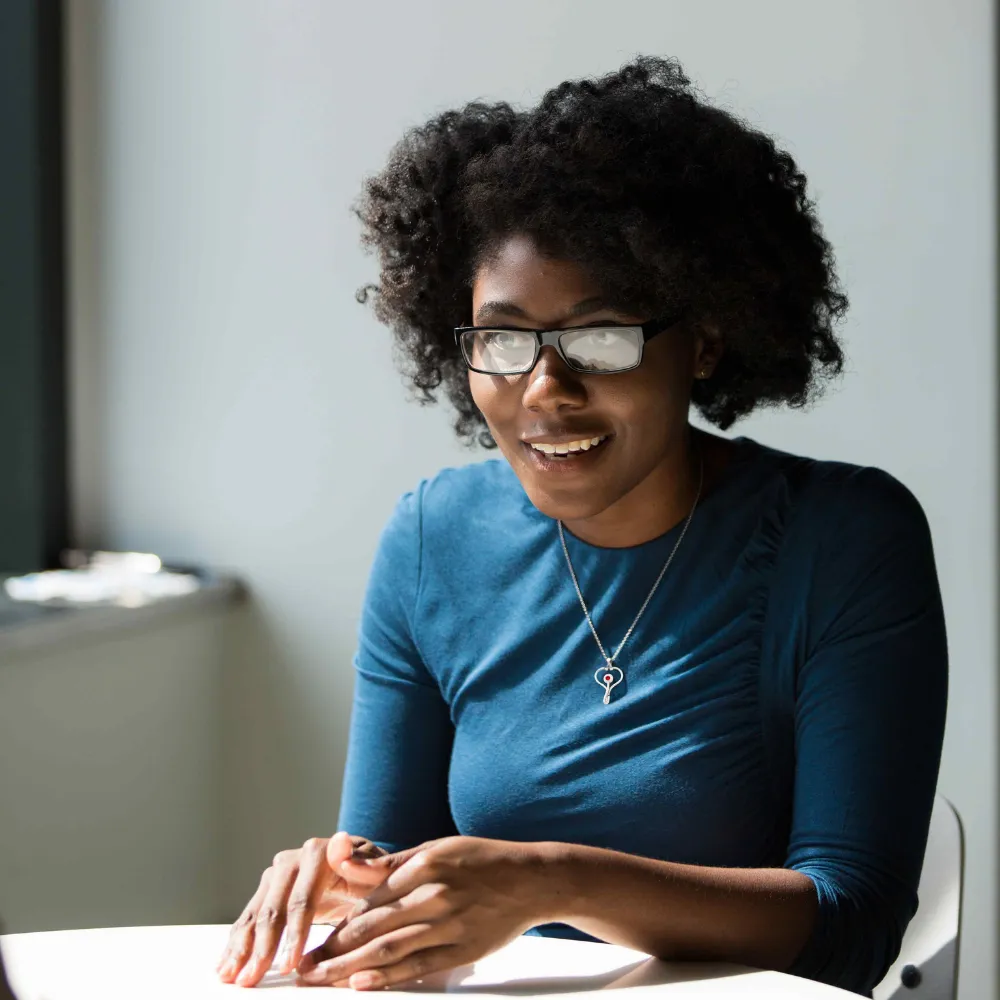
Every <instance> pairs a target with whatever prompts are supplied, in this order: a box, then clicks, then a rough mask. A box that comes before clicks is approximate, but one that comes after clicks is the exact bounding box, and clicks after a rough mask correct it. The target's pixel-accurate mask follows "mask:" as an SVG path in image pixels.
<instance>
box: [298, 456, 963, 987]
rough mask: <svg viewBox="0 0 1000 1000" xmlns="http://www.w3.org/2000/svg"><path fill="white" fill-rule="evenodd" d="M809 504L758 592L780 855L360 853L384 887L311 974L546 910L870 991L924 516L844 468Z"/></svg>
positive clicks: (902, 823)
mask: <svg viewBox="0 0 1000 1000" xmlns="http://www.w3.org/2000/svg"><path fill="white" fill-rule="evenodd" d="M821 499H822V500H823V503H824V504H825V506H826V508H827V509H826V510H825V511H824V510H822V509H819V510H817V509H816V508H817V507H819V506H820V504H818V503H815V504H810V505H805V507H806V509H807V510H808V511H809V517H808V519H806V518H805V517H803V518H801V519H800V521H799V523H798V525H794V526H792V529H791V532H790V533H791V537H790V538H786V548H785V550H783V553H786V552H787V555H788V559H789V560H790V562H788V563H787V564H786V565H785V566H784V567H782V572H783V579H784V581H785V582H784V587H783V590H784V595H783V596H782V594H776V595H774V597H775V600H773V601H772V605H771V613H772V615H776V616H777V618H776V621H777V622H778V625H777V626H776V634H777V635H778V637H779V640H780V641H781V642H783V643H787V644H788V645H789V646H790V647H793V648H794V650H795V655H794V657H792V658H791V660H790V661H789V662H794V664H796V678H795V682H796V698H795V707H794V716H795V717H794V747H790V748H789V749H788V756H789V757H791V756H792V755H793V754H794V757H795V767H794V803H793V810H792V817H791V832H790V836H789V845H788V854H787V857H786V861H785V864H784V867H783V868H781V869H773V868H760V869H723V868H709V867H702V866H689V865H680V864H673V863H669V862H662V861H655V860H650V859H646V858H640V857H636V856H632V855H627V854H622V853H618V852H614V851H608V850H602V849H598V848H590V847H583V846H578V845H572V844H562V843H533V844H523V843H515V842H508V841H491V840H485V839H481V838H469V837H458V838H454V837H453V838H448V839H445V840H443V841H439V842H437V843H433V844H425V845H422V846H421V848H420V850H419V851H403V852H400V853H399V854H397V855H393V856H390V857H387V858H381V859H378V860H375V861H370V862H366V864H368V865H372V866H375V867H378V868H381V869H383V870H384V871H385V872H386V873H387V877H386V879H385V882H384V883H383V884H382V885H381V886H380V888H379V889H377V890H375V891H374V892H373V893H372V894H371V895H370V896H369V897H368V899H367V900H365V901H364V903H363V904H359V907H358V908H356V910H355V914H354V916H353V917H352V919H351V920H350V921H348V923H347V924H346V925H345V927H344V928H343V929H342V930H341V931H339V932H338V933H337V935H335V937H334V938H333V939H331V941H330V942H328V944H327V947H325V948H324V949H323V950H321V952H320V953H318V954H317V956H316V962H317V963H319V964H317V965H316V966H315V967H314V968H313V969H312V970H311V972H310V977H311V978H310V979H309V981H311V982H320V981H334V982H336V981H338V980H340V979H346V978H347V977H348V976H359V975H360V974H361V973H362V972H364V974H365V975H364V982H365V983H366V984H367V985H368V986H371V985H388V984H391V983H396V982H403V981H406V980H407V979H409V978H413V977H414V976H417V975H421V974H425V973H427V972H430V971H435V970H437V969H441V968H450V967H452V966H454V965H456V964H462V963H464V962H468V961H475V960H476V959H478V958H481V957H482V956H483V955H484V954H488V953H489V952H490V951H492V950H495V948H497V947H499V946H500V945H501V944H503V943H505V942H506V941H507V940H510V939H511V937H512V936H515V935H517V934H519V933H522V932H523V931H524V930H525V929H527V928H529V927H532V926H536V925H537V924H539V923H546V922H552V921H559V922H563V923H568V924H571V925H573V926H576V927H577V928H579V929H580V930H583V931H584V932H587V933H590V934H593V935H595V936H596V937H599V938H602V939H603V940H605V941H610V942H614V943H618V944H623V945H626V946H630V947H633V948H638V949H640V950H642V951H645V952H647V953H650V954H653V955H657V956H660V957H663V958H687V959H693V958H699V959H718V960H725V961H733V962H740V963H744V964H748V965H754V966H757V967H763V968H774V969H779V970H782V971H789V972H792V973H794V974H797V975H801V976H806V977H809V978H813V979H818V980H823V981H826V982H829V983H832V984H834V985H836V986H839V987H841V988H843V989H848V990H855V991H857V992H865V991H868V990H871V989H872V987H873V986H874V985H875V984H876V983H877V982H878V981H879V980H880V979H881V977H882V976H883V975H884V973H885V970H886V969H887V968H888V966H889V965H890V964H891V962H892V961H893V960H894V958H895V956H896V954H897V952H898V949H899V942H900V939H901V936H902V932H903V930H904V929H905V927H906V924H907V922H908V920H909V919H910V917H911V916H912V914H913V912H914V908H915V905H916V886H917V882H918V880H919V876H920V868H921V864H922V860H923V851H924V846H925V842H926V837H927V829H928V826H929V821H930V812H931V807H932V804H933V796H934V791H935V782H936V774H937V766H938V759H939V756H940V749H941V742H942V735H943V725H944V712H945V698H946V687H947V661H946V649H945V642H944V626H943V616H942V612H941V605H940V596H939V594H938V588H937V580H936V575H935V572H934V564H933V556H932V552H931V546H930V537H929V532H928V531H927V526H926V522H925V521H924V518H923V514H922V512H921V511H920V508H919V506H918V505H917V503H916V501H915V500H913V498H912V497H911V496H910V495H909V494H908V493H907V492H906V491H905V490H904V489H903V488H902V487H901V486H899V484H898V483H895V481H893V480H891V479H890V478H889V477H887V476H885V475H884V474H881V473H875V472H871V471H869V472H866V473H854V474H852V475H851V477H849V479H848V481H847V483H845V484H844V488H843V489H842V490H841V491H840V492H839V493H838V492H836V491H827V492H826V495H825V497H824V498H821ZM830 508H832V511H831V509H830ZM796 536H797V537H796ZM428 885H433V886H434V891H433V894H428V892H427V891H426V890H427V886H428ZM404 927H406V928H407V935H408V936H407V937H405V938H404V937H402V936H398V935H397V936H394V934H393V932H394V930H395V929H401V928H404ZM442 945H447V947H441V946H442ZM366 970H367V971H366ZM324 977H326V979H325V980H324ZM352 985H359V983H356V982H354V980H353V979H352Z"/></svg>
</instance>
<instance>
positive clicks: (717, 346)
mask: <svg viewBox="0 0 1000 1000" xmlns="http://www.w3.org/2000/svg"><path fill="white" fill-rule="evenodd" d="M694 334H695V336H694V354H693V358H694V370H693V371H692V373H691V376H692V378H695V379H698V380H699V381H705V380H706V379H710V378H711V377H712V375H713V374H714V373H715V369H716V367H717V366H718V364H719V361H720V360H721V359H722V355H723V354H724V353H725V350H726V346H725V343H724V342H723V339H722V333H721V331H720V330H719V328H718V327H717V326H716V325H715V324H714V323H712V322H702V323H699V324H698V326H697V327H696V328H695V331H694Z"/></svg>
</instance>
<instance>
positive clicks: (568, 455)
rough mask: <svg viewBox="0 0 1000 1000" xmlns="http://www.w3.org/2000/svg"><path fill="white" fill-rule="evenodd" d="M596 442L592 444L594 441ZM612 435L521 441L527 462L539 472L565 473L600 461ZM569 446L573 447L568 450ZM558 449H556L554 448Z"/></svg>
mask: <svg viewBox="0 0 1000 1000" xmlns="http://www.w3.org/2000/svg"><path fill="white" fill-rule="evenodd" d="M595 440H596V441H597V444H594V443H593V442H594V441H595ZM613 440H614V435H611V434H595V435H594V436H593V437H590V438H586V437H573V438H566V439H564V440H562V441H559V440H555V439H553V438H548V439H546V440H538V441H532V442H528V441H522V442H521V445H522V447H523V448H524V451H525V454H526V456H527V460H528V462H529V463H530V464H531V465H532V466H533V467H534V468H535V469H536V470H537V471H539V472H552V473H555V472H559V473H567V472H573V471H582V470H584V469H585V468H587V467H588V466H589V465H591V464H593V463H594V462H597V461H600V459H601V457H602V456H603V455H604V453H605V451H606V450H607V448H608V447H609V446H610V444H611V442H612V441H613ZM570 446H573V449H572V450H570ZM557 448H558V449H560V450H559V451H556V450H555V449H557Z"/></svg>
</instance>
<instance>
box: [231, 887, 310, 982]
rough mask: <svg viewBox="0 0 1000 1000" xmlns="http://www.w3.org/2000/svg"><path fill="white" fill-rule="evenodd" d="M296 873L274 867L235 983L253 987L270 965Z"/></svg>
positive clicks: (279, 936) (276, 948)
mask: <svg viewBox="0 0 1000 1000" xmlns="http://www.w3.org/2000/svg"><path fill="white" fill-rule="evenodd" d="M297 874H298V868H297V867H294V868H293V867H287V868H276V869H275V870H274V873H273V874H272V876H271V879H270V883H269V885H268V887H267V892H266V894H265V896H264V899H263V901H262V902H261V904H260V906H259V907H258V909H257V917H256V920H255V926H254V942H253V951H252V952H251V954H250V958H249V959H248V960H247V963H246V965H245V966H244V967H243V971H242V972H241V973H240V974H239V976H238V977H237V978H236V985H237V986H256V984H257V983H259V982H260V980H261V979H262V978H263V977H264V973H265V972H267V970H268V969H269V968H270V967H271V961H272V960H273V959H274V953H275V952H276V951H277V950H278V942H279V941H280V940H281V932H282V931H283V930H284V929H285V906H286V904H287V902H288V895H289V893H290V892H291V891H292V885H293V884H294V881H295V878H296V876H297Z"/></svg>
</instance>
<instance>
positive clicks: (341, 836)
mask: <svg viewBox="0 0 1000 1000" xmlns="http://www.w3.org/2000/svg"><path fill="white" fill-rule="evenodd" d="M353 853H354V838H353V837H351V835H350V834H349V833H345V832H344V831H343V830H338V831H337V832H336V833H335V834H334V835H333V836H332V837H331V838H330V839H329V840H328V841H327V842H326V862H327V864H328V865H329V866H330V867H331V868H333V869H334V870H336V868H337V865H339V864H340V862H341V861H343V860H344V859H345V858H349V857H350V856H351V854H353Z"/></svg>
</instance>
